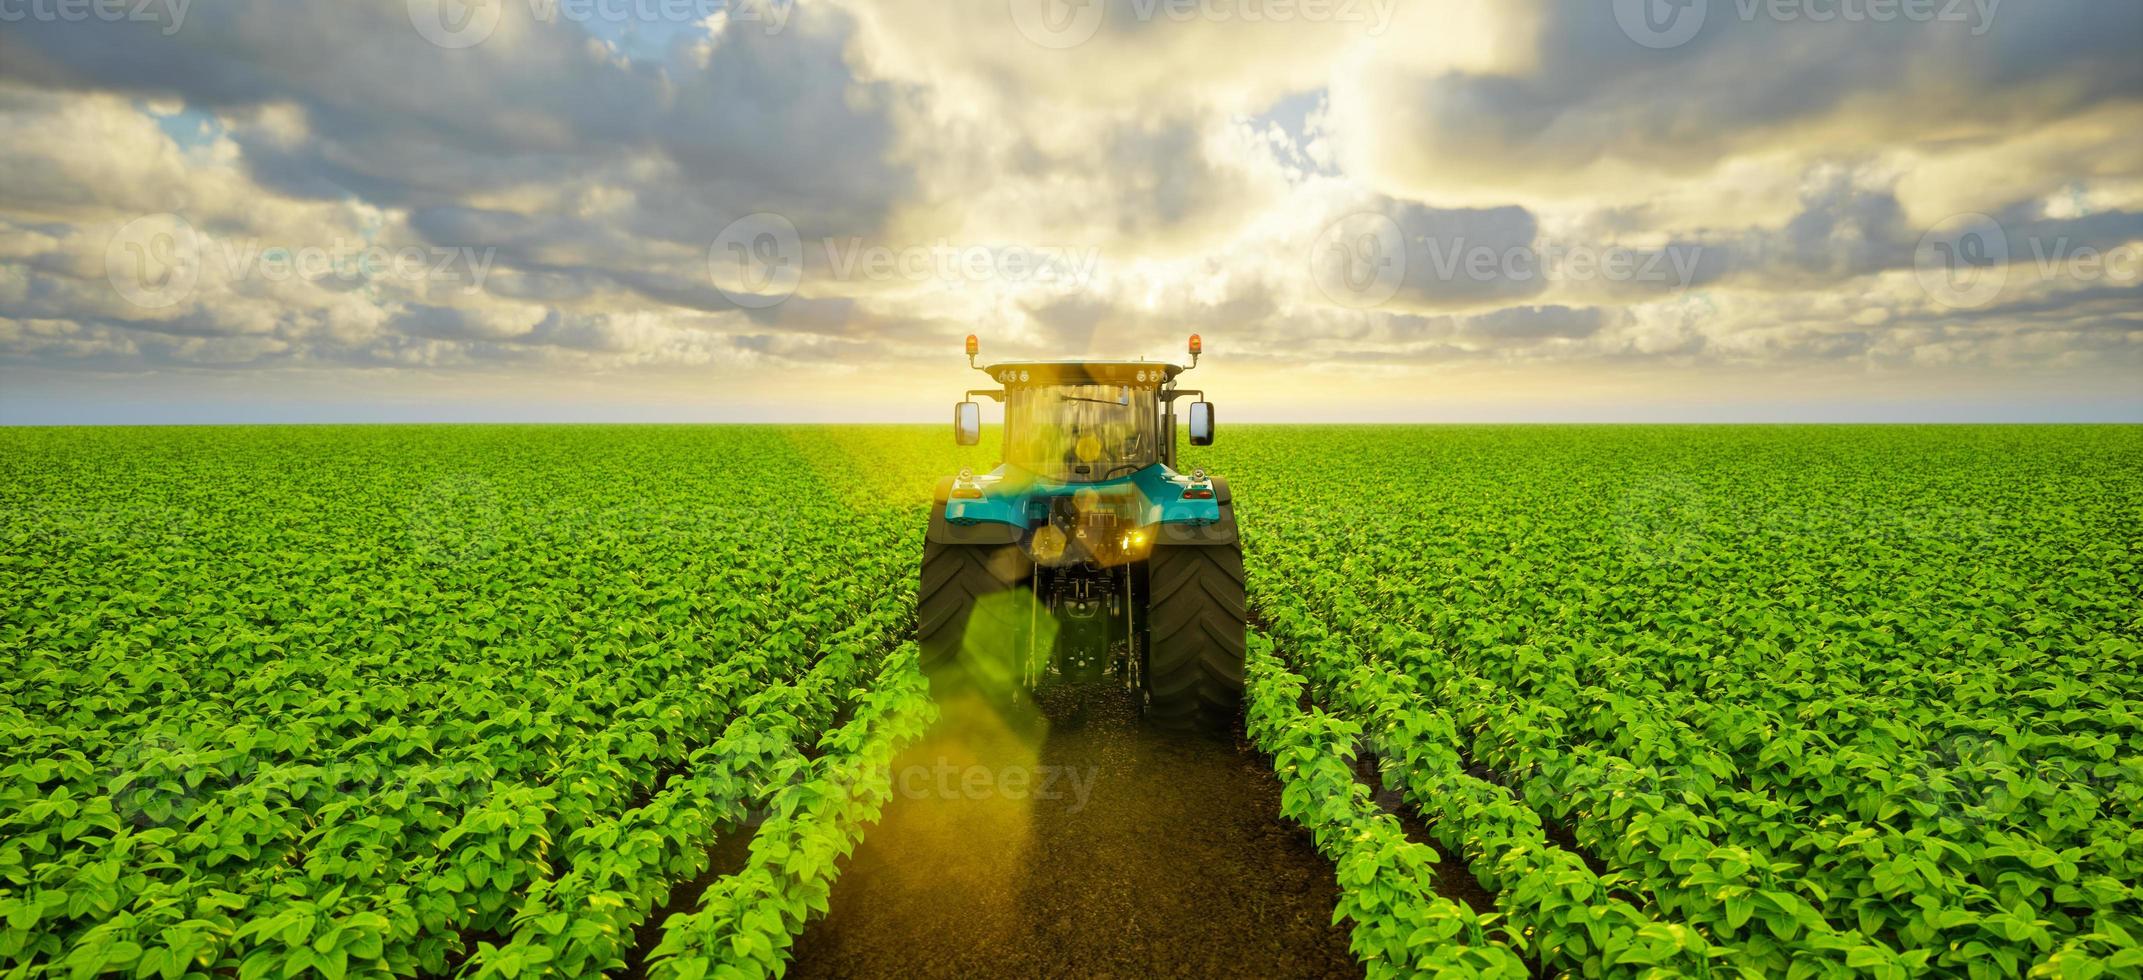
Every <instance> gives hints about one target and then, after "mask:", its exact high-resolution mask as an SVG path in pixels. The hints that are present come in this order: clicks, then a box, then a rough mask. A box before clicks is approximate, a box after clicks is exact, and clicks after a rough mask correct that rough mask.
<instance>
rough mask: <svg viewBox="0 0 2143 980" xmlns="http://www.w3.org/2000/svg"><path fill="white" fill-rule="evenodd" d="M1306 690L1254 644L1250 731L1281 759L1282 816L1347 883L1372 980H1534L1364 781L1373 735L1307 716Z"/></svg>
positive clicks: (1492, 920)
mask: <svg viewBox="0 0 2143 980" xmlns="http://www.w3.org/2000/svg"><path fill="white" fill-rule="evenodd" d="M1303 687H1304V683H1303V680H1302V678H1301V677H1299V676H1297V675H1295V674H1293V673H1291V672H1289V671H1288V670H1287V668H1286V666H1285V665H1284V664H1282V663H1281V661H1280V660H1279V658H1277V657H1275V656H1274V655H1273V652H1272V641H1271V640H1270V639H1268V638H1266V637H1265V636H1263V635H1261V634H1252V635H1251V637H1250V652H1249V662H1248V664H1247V665H1246V670H1245V679H1244V688H1245V690H1244V701H1245V704H1244V709H1245V719H1246V721H1245V728H1246V729H1247V731H1248V733H1249V736H1250V739H1251V741H1252V742H1253V743H1255V744H1256V745H1257V747H1258V749H1259V750H1260V751H1262V752H1265V753H1266V754H1268V755H1270V756H1272V760H1273V769H1274V771H1275V772H1276V773H1278V774H1279V777H1280V783H1281V790H1280V812H1281V815H1282V816H1285V817H1286V818H1287V819H1289V820H1293V821H1295V822H1296V823H1298V824H1301V825H1302V826H1303V827H1305V828H1308V829H1309V831H1310V834H1311V836H1312V837H1313V838H1315V840H1316V842H1317V849H1318V851H1319V852H1320V853H1322V854H1323V855H1324V856H1325V857H1326V858H1327V859H1329V860H1330V861H1331V862H1332V864H1333V866H1334V868H1335V869H1336V871H1337V878H1338V882H1339V887H1340V898H1339V903H1338V906H1337V907H1336V908H1334V909H1333V911H1332V916H1333V920H1334V921H1335V922H1336V921H1338V920H1339V919H1341V918H1345V919H1347V920H1349V921H1351V922H1353V924H1354V925H1353V927H1352V933H1351V936H1350V946H1351V948H1352V950H1353V952H1354V954H1355V956H1356V957H1358V958H1359V959H1360V960H1361V962H1362V965H1363V967H1364V968H1365V969H1366V970H1367V972H1368V974H1369V975H1370V976H1372V977H1409V976H1435V977H1526V976H1531V975H1532V970H1531V969H1530V967H1528V966H1527V964H1526V962H1525V961H1524V960H1523V959H1522V958H1520V956H1519V955H1518V954H1517V953H1516V952H1515V951H1514V950H1513V948H1512V947H1513V945H1514V942H1513V941H1512V940H1511V939H1510V938H1509V937H1507V936H1506V935H1504V933H1503V931H1502V929H1501V928H1499V925H1498V918H1499V917H1498V916H1497V915H1496V914H1495V913H1476V912H1474V911H1473V910H1472V909H1471V908H1468V907H1467V906H1465V905H1463V904H1461V903H1458V902H1455V901H1452V900H1451V899H1448V898H1445V897H1443V896H1442V895H1441V894H1439V892H1438V891H1437V888H1436V876H1437V875H1438V874H1440V873H1442V872H1441V871H1439V869H1438V868H1437V864H1438V862H1439V861H1440V860H1441V858H1440V856H1439V855H1438V854H1437V853H1436V851H1435V850H1434V849H1432V848H1430V847H1429V846H1428V845H1426V844H1422V843H1420V842H1418V841H1413V840H1409V839H1408V838H1407V836H1406V831H1405V830H1404V828H1402V827H1401V826H1400V824H1399V821H1398V820H1397V819H1396V818H1394V817H1393V816H1392V815H1391V814H1389V813H1386V812H1384V811H1382V810H1380V809H1379V808H1378V807H1377V805H1376V804H1375V802H1374V801H1373V800H1372V798H1371V794H1370V792H1369V789H1368V787H1366V786H1364V785H1362V783H1361V782H1360V781H1358V780H1357V779H1356V778H1355V761H1356V757H1355V749H1356V746H1357V744H1358V743H1359V742H1360V740H1361V735H1362V730H1361V726H1360V725H1358V724H1356V723H1355V722H1352V721H1348V720H1346V719H1344V718H1339V717H1335V716H1333V715H1330V714H1327V713H1325V712H1324V711H1323V710H1321V709H1318V708H1316V707H1311V708H1309V709H1307V710H1305V709H1304V708H1303V707H1301V704H1300V702H1301V700H1302V694H1303Z"/></svg>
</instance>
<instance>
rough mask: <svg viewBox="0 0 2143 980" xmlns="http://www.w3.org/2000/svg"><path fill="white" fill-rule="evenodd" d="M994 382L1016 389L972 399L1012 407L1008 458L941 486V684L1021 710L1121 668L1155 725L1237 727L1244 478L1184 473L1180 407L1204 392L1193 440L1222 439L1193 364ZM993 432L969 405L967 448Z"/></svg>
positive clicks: (1190, 421)
mask: <svg viewBox="0 0 2143 980" xmlns="http://www.w3.org/2000/svg"><path fill="white" fill-rule="evenodd" d="M969 341H970V346H969V350H968V354H969V359H970V362H972V360H973V357H974V354H975V350H974V345H973V338H969ZM1192 345H1193V346H1192V358H1193V360H1192V364H1193V365H1194V366H1195V364H1196V363H1197V361H1196V357H1197V353H1198V348H1197V339H1196V338H1193V340H1192ZM977 369H978V370H981V371H984V372H985V373H987V374H988V375H989V376H990V377H991V379H992V380H994V381H996V382H997V383H998V384H999V385H1001V386H1002V387H1001V388H997V389H979V390H975V391H970V392H968V395H969V398H970V399H973V398H975V397H977V396H980V397H986V398H989V399H992V400H995V401H999V402H1002V403H1003V404H1004V406H1005V424H1004V440H1005V441H1004V447H1005V451H1004V463H1003V464H1002V465H1000V466H998V467H996V468H995V469H993V470H991V471H989V472H987V473H975V472H972V471H967V470H963V471H962V472H961V473H960V474H959V475H957V476H953V477H947V478H945V479H944V480H942V481H940V482H939V484H938V490H937V495H936V502H935V504H936V505H935V507H934V509H933V511H932V513H931V515H930V528H929V531H928V534H927V537H926V539H925V548H924V561H923V569H922V578H921V583H920V588H919V589H918V594H917V636H918V640H919V642H920V643H921V646H922V648H923V663H924V668H925V669H926V670H927V671H929V672H930V673H931V676H932V684H933V688H934V689H936V690H938V691H939V692H940V693H941V694H945V693H946V692H959V694H960V695H962V696H968V695H972V696H976V697H982V698H985V699H988V700H991V701H993V702H996V703H1000V704H1005V705H1011V706H1015V707H1016V706H1017V705H1018V704H1020V703H1021V702H1022V700H1023V696H1024V695H1025V694H1026V693H1028V692H1031V690H1032V689H1033V688H1035V687H1037V686H1040V685H1041V684H1044V683H1047V682H1051V681H1055V680H1071V681H1092V680H1097V679H1099V678H1100V677H1102V676H1105V675H1106V674H1108V673H1109V672H1110V671H1111V670H1113V671H1115V672H1116V673H1117V674H1119V675H1120V676H1121V678H1122V680H1123V682H1124V685H1125V686H1126V687H1127V688H1129V689H1131V690H1134V691H1136V692H1138V693H1139V696H1140V700H1141V704H1142V706H1143V707H1144V709H1145V711H1146V713H1147V717H1149V718H1150V719H1152V720H1154V721H1155V722H1157V723H1159V724H1162V725H1165V726H1167V727H1175V728H1191V729H1204V730H1212V729H1216V728H1225V727H1227V725H1229V724H1230V723H1232V719H1233V718H1234V717H1235V714H1236V711H1237V706H1238V701H1239V698H1240V694H1241V686H1242V680H1241V674H1242V655H1243V639H1244V626H1243V622H1244V620H1245V619H1246V617H1247V608H1246V606H1245V603H1244V593H1243V581H1242V580H1243V575H1242V551H1241V545H1240V543H1239V541H1238V540H1237V536H1236V528H1235V518H1234V510H1233V501H1232V500H1231V498H1230V496H1229V494H1228V488H1227V483H1226V481H1224V480H1220V479H1217V478H1211V477H1208V476H1207V475H1206V473H1205V472H1204V470H1202V469H1193V470H1192V471H1191V472H1189V473H1183V472H1180V471H1179V470H1178V468H1177V465H1176V463H1177V460H1176V453H1177V442H1178V440H1177V426H1178V422H1179V418H1178V413H1177V404H1178V402H1179V401H1180V400H1182V399H1185V398H1188V397H1191V396H1198V401H1196V402H1193V403H1190V404H1189V405H1188V409H1187V411H1186V412H1185V414H1184V418H1183V419H1182V421H1184V422H1185V424H1186V425H1187V428H1188V429H1189V432H1188V439H1187V440H1185V441H1187V442H1189V443H1190V444H1191V445H1193V446H1203V445H1209V444H1211V442H1212V437H1213V409H1212V405H1211V404H1209V403H1207V402H1206V401H1204V398H1203V395H1202V393H1201V392H1196V391H1188V390H1184V389H1182V388H1180V387H1179V386H1178V385H1177V378H1178V377H1179V376H1180V375H1181V374H1182V373H1183V372H1184V371H1186V370H1188V368H1185V367H1180V366H1177V365H1174V364H1158V363H1151V362H1147V361H1022V362H1012V363H1004V364H993V365H990V366H988V367H980V366H978V367H977ZM981 426H982V423H981V410H980V406H979V405H978V404H977V403H976V402H974V401H972V400H968V401H963V402H961V403H960V404H959V405H958V406H957V407H956V408H955V411H954V428H955V433H956V437H957V439H958V441H959V442H960V443H961V444H963V445H974V444H976V443H977V442H979V440H980V438H981Z"/></svg>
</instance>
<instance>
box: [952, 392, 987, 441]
mask: <svg viewBox="0 0 2143 980" xmlns="http://www.w3.org/2000/svg"><path fill="white" fill-rule="evenodd" d="M952 437H953V440H954V441H955V442H958V443H959V444H960V445H963V446H972V445H975V444H976V443H979V442H981V441H982V406H981V405H977V404H975V403H974V402H961V403H959V404H957V405H954V406H953V407H952Z"/></svg>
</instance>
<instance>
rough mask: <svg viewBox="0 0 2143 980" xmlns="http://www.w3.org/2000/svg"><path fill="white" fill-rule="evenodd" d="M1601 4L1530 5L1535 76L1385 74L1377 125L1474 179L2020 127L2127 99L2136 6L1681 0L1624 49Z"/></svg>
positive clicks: (2134, 89) (2049, 1)
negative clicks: (1815, 131)
mask: <svg viewBox="0 0 2143 980" xmlns="http://www.w3.org/2000/svg"><path fill="white" fill-rule="evenodd" d="M1617 6H1618V4H1614V3H1607V2H1600V3H1540V4H1535V5H1532V9H1534V10H1535V11H1537V12H1538V15H1539V16H1540V17H1541V18H1542V27H1541V31H1540V34H1539V37H1538V42H1537V47H1536V50H1535V51H1534V62H1535V64H1536V66H1537V67H1536V69H1535V70H1533V71H1531V72H1529V73H1526V74H1523V75H1510V74H1492V73H1465V72H1436V73H1421V74H1411V75H1402V76H1400V77H1396V78H1392V79H1388V80H1387V83H1388V84H1386V85H1385V86H1383V87H1381V88H1380V89H1378V94H1379V95H1380V96H1383V97H1385V98H1386V99H1388V101H1387V102H1386V103H1385V104H1384V105H1383V106H1382V108H1384V109H1386V110H1387V111H1388V112H1389V113H1390V116H1389V118H1388V126H1389V131H1390V132H1392V133H1394V134H1413V133H1433V134H1435V139H1434V141H1433V145H1429V146H1425V147H1422V148H1420V153H1421V155H1420V156H1419V157H1418V158H1417V160H1416V163H1417V164H1418V165H1420V166H1422V167H1431V166H1433V163H1432V161H1433V162H1435V163H1445V164H1449V165H1452V166H1456V167H1464V168H1466V169H1468V170H1469V171H1471V173H1472V174H1473V175H1474V176H1483V177H1486V176H1492V175H1494V174H1496V173H1497V172H1499V171H1501V170H1504V169H1506V168H1509V169H1515V170H1517V171H1522V172H1533V173H1543V174H1552V173H1553V172H1554V171H1556V170H1559V169H1562V168H1568V167H1573V166H1582V165H1585V164H1588V163H1591V162H1593V161H1595V160H1599V159H1602V158H1619V159H1622V160H1626V161H1630V162H1635V163H1639V164H1644V165H1656V166H1666V167H1669V168H1672V169H1676V170H1690V169H1699V168H1704V167H1708V166H1710V165H1711V164H1713V163H1715V162H1716V160H1717V159H1718V157H1719V156H1720V155H1722V154H1724V153H1727V152H1731V151H1735V150H1739V149H1748V148H1752V147H1754V146H1757V145H1760V144H1762V143H1763V142H1765V141H1767V140H1771V139H1774V138H1780V137H1782V136H1783V135H1784V134H1787V133H1789V132H1790V131H1791V129H1792V128H1793V127H1796V126H1803V125H1808V124H1815V123H1824V122H1828V121H1831V120H1834V119H1835V120H1838V124H1837V126H1836V128H1835V132H1834V133H1833V138H1834V139H1836V140H1837V141H1838V142H1839V143H1840V144H1841V145H1843V144H1846V143H1863V144H1867V145H1881V144H1884V143H1888V142H1892V141H1895V140H1898V139H1901V138H1917V137H1921V136H1949V135H1957V134H1966V135H1972V134H1984V133H1986V132H1989V131H1991V130H1995V129H1998V128H2001V127H2007V126H2025V127H2030V126H2038V125H2043V124H2045V123H2047V122H2048V121H2050V120H2052V119H2055V118H2059V117H2061V116H2064V115H2069V114H2073V113H2077V112H2081V111H2084V110H2086V109H2089V108H2092V107H2095V106H2099V105H2103V104H2107V103H2112V102H2123V103H2129V102H2134V101H2136V100H2137V99H2138V98H2139V97H2143V58H2137V57H2136V56H2135V50H2136V48H2137V45H2138V44H2139V43H2143V4H2135V3H2125V2H2114V3H2105V2H2097V0H2043V2H2030V3H2026V2H2018V0H2012V2H2006V3H1999V2H1998V3H1995V4H1993V5H1992V7H1993V9H1992V11H1991V14H1990V15H1989V16H1988V17H1987V18H1986V19H1985V22H1984V23H1980V22H1979V18H1980V9H1981V8H1980V7H1978V6H1975V5H1971V4H1965V5H1960V6H1958V7H1957V8H1956V9H1957V12H1958V19H1956V20H1932V21H1930V20H1913V19H1907V18H1903V17H1896V18H1894V19H1892V20H1891V21H1890V22H1887V23H1883V22H1875V21H1871V20H1866V19H1862V20H1857V21H1856V20H1848V19H1845V18H1836V17H1833V18H1827V19H1824V20H1818V19H1815V18H1812V17H1807V16H1796V17H1789V18H1783V19H1781V18H1778V17H1774V16H1772V15H1771V13H1770V11H1771V9H1772V7H1771V5H1770V4H1768V3H1767V2H1765V0H1710V2H1708V3H1707V2H1706V0H1697V2H1696V4H1695V5H1694V7H1693V8H1692V9H1695V10H1698V11H1701V12H1702V13H1703V14H1704V16H1703V18H1702V21H1701V23H1702V29H1701V30H1700V31H1698V32H1697V33H1696V34H1695V36H1694V37H1692V38H1691V39H1689V40H1688V41H1686V42H1685V43H1681V44H1679V45H1674V46H1669V47H1664V48H1653V47H1647V46H1645V45H1643V44H1640V43H1637V42H1636V41H1633V40H1632V38H1631V36H1630V34H1629V33H1628V32H1626V31H1625V30H1624V28H1623V27H1622V26H1621V25H1619V24H1618V23H1617V20H1616V14H1615V8H1616V7H1617ZM1793 6H1794V7H1795V8H1796V9H1800V8H1801V6H1802V5H1793ZM1837 6H1838V5H1835V4H1833V5H1828V6H1824V5H1818V4H1808V5H1805V7H1806V8H1807V9H1817V8H1819V7H1820V8H1822V9H1834V8H1836V7H1837ZM1934 6H1935V8H1936V11H1935V12H1936V13H1938V14H1939V13H1942V12H1943V8H1944V7H1947V6H1949V5H1944V4H1936V5H1934ZM1427 176H1428V175H1427V174H1426V173H1425V174H1424V179H1426V177H1427Z"/></svg>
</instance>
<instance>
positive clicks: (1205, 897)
mask: <svg viewBox="0 0 2143 980" xmlns="http://www.w3.org/2000/svg"><path fill="white" fill-rule="evenodd" d="M943 707H944V709H945V715H946V717H945V718H944V720H943V721H941V722H940V723H939V724H938V726H937V727H936V728H935V729H934V730H933V731H932V733H931V734H930V736H928V737H927V738H925V739H924V740H923V741H922V742H921V743H919V744H918V745H916V746H915V747H913V748H912V749H910V750H909V751H908V752H906V753H905V754H904V756H903V758H902V759H901V760H899V761H898V762H897V763H896V764H895V768H894V772H893V775H894V798H893V800H892V802H890V803H889V804H888V805H887V806H886V809H885V813H884V815H883V816H882V818H881V819H880V821H879V823H878V824H877V825H876V826H874V827H872V828H870V830H869V832H868V833H867V834H866V835H865V837H864V842H863V843H862V844H861V845H860V846H859V847H858V848H857V851H856V853H855V855H854V856H853V857H852V858H851V859H850V860H849V861H847V862H846V864H845V867H844V868H843V870H842V873H841V877H840V879H839V881H838V883H837V884H836V885H835V887H834V891H833V897H832V909H831V912H830V913H829V914H828V915H827V916H826V917H825V918H824V919H823V920H821V921H818V922H815V923H813V924H812V925H811V926H810V927H809V928H807V929H806V930H805V931H804V934H803V936H802V937H800V938H799V939H798V941H797V944H796V949H795V954H796V959H795V964H794V966H793V968H792V969H791V971H790V974H791V975H792V976H797V977H883V976H902V977H973V976H1001V975H1007V974H1016V975H1030V976H1034V975H1039V976H1067V975H1077V976H1124V977H1178V976H1180V977H1243V976H1272V977H1358V976H1360V975H1361V972H1362V971H1361V967H1360V966H1359V965H1358V964H1357V963H1356V962H1355V960H1354V958H1353V956H1352V955H1351V954H1350V953H1349V952H1348V950H1347V933H1346V929H1345V927H1344V926H1334V925H1332V923H1331V919H1332V908H1333V903H1334V902H1335V901H1336V900H1337V897H1338V888H1337V886H1336V884H1335V883H1334V881H1333V877H1332V867H1331V865H1330V864H1328V863H1327V862H1326V861H1325V860H1324V859H1323V858H1322V857H1320V856H1319V855H1318V854H1317V852H1316V850H1315V849H1314V847H1313V846H1312V843H1311V841H1310V839H1309V837H1308V835H1307V834H1306V833H1305V832H1303V831H1302V830H1301V829H1300V828H1299V827H1296V826H1295V825H1293V824H1291V823H1288V822H1286V821H1284V820H1283V819H1282V818H1281V817H1280V786H1279V782H1278V781H1277V779H1275V777H1274V776H1273V774H1272V771H1271V768H1270V763H1269V760H1266V759H1264V758H1262V757H1260V756H1259V755H1257V753H1256V752H1254V751H1253V750H1251V749H1250V748H1248V747H1247V746H1245V745H1243V744H1242V743H1241V741H1240V739H1239V738H1238V739H1235V740H1220V739H1210V738H1197V737H1185V736H1176V735H1169V734H1166V733H1161V732H1154V731H1149V730H1147V729H1145V728H1143V727H1142V726H1141V725H1140V724H1139V723H1138V720H1137V717H1136V711H1135V709H1134V706H1133V705H1132V703H1131V699H1130V697H1129V696H1128V695H1127V694H1125V693H1124V692H1123V691H1122V690H1121V689H1120V688H1118V687H1116V686H1114V685H1111V684H1106V683H1104V684H1097V685H1090V686H1086V687H1076V688H1075V687H1058V688H1052V689H1047V690H1045V691H1044V692H1043V694H1042V703H1041V706H1040V716H1039V717H1022V718H1015V719H1007V718H1005V717H1004V716H1002V715H1000V714H998V713H996V712H994V711H992V710H991V709H989V708H988V707H985V706H982V705H980V704H978V703H955V704H948V705H944V706H943Z"/></svg>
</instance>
